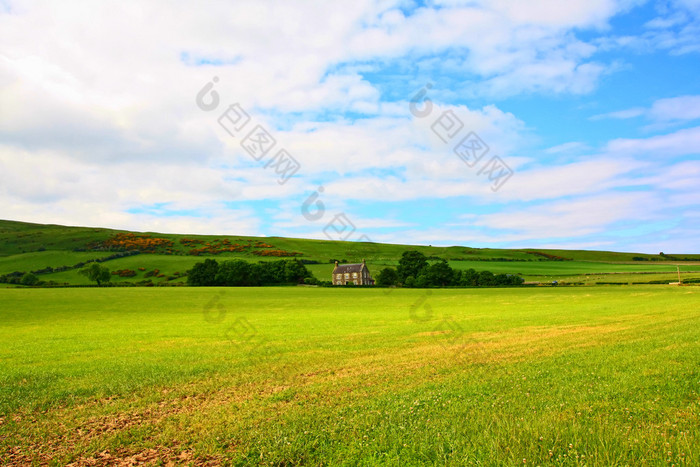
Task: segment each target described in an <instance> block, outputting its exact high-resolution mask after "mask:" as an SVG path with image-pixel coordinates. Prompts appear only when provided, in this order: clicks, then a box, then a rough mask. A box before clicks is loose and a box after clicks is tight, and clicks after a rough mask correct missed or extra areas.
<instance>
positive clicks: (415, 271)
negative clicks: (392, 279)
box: [396, 250, 428, 282]
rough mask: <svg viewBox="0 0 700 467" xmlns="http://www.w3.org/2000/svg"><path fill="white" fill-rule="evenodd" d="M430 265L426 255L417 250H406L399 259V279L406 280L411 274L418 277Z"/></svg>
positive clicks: (397, 270)
mask: <svg viewBox="0 0 700 467" xmlns="http://www.w3.org/2000/svg"><path fill="white" fill-rule="evenodd" d="M427 267H428V260H427V258H426V257H425V255H424V254H423V253H421V252H419V251H416V250H409V251H404V252H403V255H401V259H400V260H399V267H398V268H396V272H397V273H398V274H399V279H400V280H401V281H402V282H406V279H407V278H408V277H409V276H413V277H414V278H415V277H418V276H419V275H420V273H421V272H423V270H424V269H425V268H427Z"/></svg>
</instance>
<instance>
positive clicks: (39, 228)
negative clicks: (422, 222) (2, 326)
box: [0, 220, 700, 285]
mask: <svg viewBox="0 0 700 467" xmlns="http://www.w3.org/2000/svg"><path fill="white" fill-rule="evenodd" d="M409 249H415V250H418V251H420V252H422V253H423V254H425V255H426V256H429V257H433V258H443V259H446V260H448V261H449V262H450V265H451V266H452V267H454V268H456V269H468V268H474V269H476V270H491V271H493V272H495V273H499V272H504V273H513V274H521V275H523V277H525V278H526V279H529V280H538V279H544V280H550V279H556V278H562V277H565V278H567V279H569V280H571V281H576V280H577V279H578V280H583V281H584V282H585V278H584V277H583V276H585V275H590V274H612V273H616V274H620V273H630V274H637V273H642V272H644V273H666V274H668V273H671V272H673V271H675V270H676V266H675V264H676V263H677V262H679V261H682V260H685V261H700V255H697V254H695V255H691V254H682V255H678V254H666V255H663V256H662V255H649V254H642V253H619V252H609V251H587V250H547V249H491V248H470V247H465V246H451V247H436V246H421V245H397V244H383V243H367V242H340V241H330V240H310V239H298V238H285V237H252V236H239V235H186V234H165V233H157V232H130V231H125V230H113V229H105V228H89V227H68V226H61V225H52V224H32V223H27V222H16V221H7V220H0V275H7V274H14V275H15V276H19V275H20V274H23V273H26V272H35V274H37V276H39V278H40V279H41V280H43V281H53V282H55V283H57V284H71V285H80V284H87V283H88V281H87V279H86V278H85V277H83V276H81V275H79V274H78V271H79V269H80V268H81V267H82V266H83V265H84V264H85V263H86V262H89V261H93V260H97V261H103V262H104V263H105V264H106V265H107V266H108V267H109V269H110V270H111V271H113V272H115V274H114V276H113V281H114V282H131V283H139V282H141V283H143V281H150V282H151V283H153V284H156V285H165V284H170V285H177V284H182V283H184V281H185V274H186V271H187V270H188V269H190V268H191V267H192V266H193V265H194V264H195V263H196V262H198V261H202V259H203V258H205V257H215V258H217V259H220V260H226V259H230V258H239V259H245V260H247V261H266V260H274V259H280V258H298V259H301V260H303V261H304V262H305V263H307V265H308V267H309V269H310V270H311V271H312V272H313V273H314V275H316V277H318V278H319V279H328V278H329V277H330V273H331V270H332V268H333V261H335V260H339V261H341V262H343V261H346V262H359V261H361V260H362V259H366V260H367V263H368V266H369V267H370V270H371V271H378V270H379V269H381V268H382V267H384V266H391V265H395V264H397V262H398V260H399V258H400V257H401V254H402V253H403V252H404V251H406V250H409ZM126 255H128V256H126ZM681 268H682V271H686V272H689V273H690V272H692V271H695V270H700V266H698V265H695V264H693V263H692V262H689V263H686V264H684V265H683V266H681ZM119 271H121V272H122V276H120V275H118V274H116V273H118V272H119ZM577 276H581V277H578V278H577ZM664 277H666V276H664ZM694 277H695V276H692V277H690V276H689V278H691V279H692V278H694Z"/></svg>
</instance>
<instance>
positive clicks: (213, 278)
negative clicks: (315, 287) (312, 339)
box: [187, 259, 318, 286]
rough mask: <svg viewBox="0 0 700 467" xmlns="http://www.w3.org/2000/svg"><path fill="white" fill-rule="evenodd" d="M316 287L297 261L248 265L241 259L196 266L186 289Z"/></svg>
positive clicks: (191, 271) (309, 275) (190, 273)
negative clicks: (193, 287) (201, 287)
mask: <svg viewBox="0 0 700 467" xmlns="http://www.w3.org/2000/svg"><path fill="white" fill-rule="evenodd" d="M317 283H318V281H317V280H316V278H314V276H313V275H312V274H311V272H310V271H309V270H308V269H307V268H306V266H304V264H303V263H302V262H301V261H298V260H292V261H289V260H278V261H260V262H258V263H249V262H247V261H243V260H240V259H234V260H230V261H223V262H221V263H219V262H217V261H216V260H215V259H206V260H204V261H203V262H201V263H196V264H195V265H194V266H193V267H192V269H190V270H189V271H188V273H187V285H192V286H210V285H223V286H260V285H286V284H317Z"/></svg>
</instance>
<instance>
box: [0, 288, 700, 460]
mask: <svg viewBox="0 0 700 467" xmlns="http://www.w3.org/2000/svg"><path fill="white" fill-rule="evenodd" d="M699 298H700V289H699V288H697V287H668V286H656V287H655V286H629V287H581V288H556V287H547V288H542V287H539V288H515V289H451V290H448V289H436V290H432V291H427V290H418V289H395V290H392V289H384V290H382V289H357V290H352V289H332V288H312V287H268V288H84V289H75V288H74V289H22V288H16V289H0V304H1V305H0V460H1V461H0V463H2V464H5V465H27V464H31V463H34V464H36V465H45V464H51V463H54V464H57V465H63V464H66V463H70V462H76V463H77V465H95V464H98V465H107V464H109V465H114V464H117V463H118V462H124V463H128V462H133V463H147V462H153V463H156V462H161V463H163V464H165V463H167V462H168V461H172V462H174V463H176V464H187V463H192V464H194V465H201V464H205V463H207V462H209V463H210V465H215V464H219V463H230V464H232V465H251V464H252V465H298V464H306V465H377V464H381V465H397V466H398V465H401V466H403V465H426V464H428V465H469V464H482V465H494V464H495V465H515V464H518V465H530V464H532V465H548V464H551V465H605V466H607V465H661V464H669V465H670V464H675V465H698V464H700V449H699V448H698V446H700V439H699V438H700V430H699V429H698V428H699V427H700V370H699V367H698V362H699V361H700V307H699V306H698V304H699V303H700V300H699Z"/></svg>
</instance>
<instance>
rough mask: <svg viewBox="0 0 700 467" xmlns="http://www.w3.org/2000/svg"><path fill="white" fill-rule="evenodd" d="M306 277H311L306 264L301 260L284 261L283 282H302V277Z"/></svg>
mask: <svg viewBox="0 0 700 467" xmlns="http://www.w3.org/2000/svg"><path fill="white" fill-rule="evenodd" d="M307 277H312V276H311V273H310V272H309V270H308V269H306V266H304V265H303V264H302V262H301V261H298V260H293V261H285V266H284V279H285V282H287V283H290V284H303V283H304V279H306V278H307Z"/></svg>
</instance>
